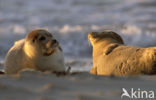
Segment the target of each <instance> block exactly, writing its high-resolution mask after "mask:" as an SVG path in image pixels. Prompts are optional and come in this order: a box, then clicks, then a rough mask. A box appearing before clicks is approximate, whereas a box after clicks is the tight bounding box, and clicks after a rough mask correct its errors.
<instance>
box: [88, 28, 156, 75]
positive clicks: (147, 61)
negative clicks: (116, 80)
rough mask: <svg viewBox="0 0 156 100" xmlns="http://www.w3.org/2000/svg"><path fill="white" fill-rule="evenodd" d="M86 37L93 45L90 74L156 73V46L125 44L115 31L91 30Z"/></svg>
mask: <svg viewBox="0 0 156 100" xmlns="http://www.w3.org/2000/svg"><path fill="white" fill-rule="evenodd" d="M88 38H89V40H90V41H91V44H92V46H93V67H92V69H91V70H90V73H91V74H97V75H106V76H110V75H114V76H136V75H139V74H150V75H151V74H156V47H151V48H140V47H134V46H126V45H124V42H123V40H122V38H121V37H120V36H119V35H118V34H117V33H115V32H113V31H109V30H106V31H104V32H91V33H89V34H88Z"/></svg>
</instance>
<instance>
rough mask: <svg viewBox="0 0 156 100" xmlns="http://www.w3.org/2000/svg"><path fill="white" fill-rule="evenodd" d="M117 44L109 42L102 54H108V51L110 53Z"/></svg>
mask: <svg viewBox="0 0 156 100" xmlns="http://www.w3.org/2000/svg"><path fill="white" fill-rule="evenodd" d="M118 46H119V44H116V43H115V44H111V45H109V46H108V47H107V48H106V49H105V50H104V52H103V54H104V55H108V54H109V53H111V52H112V51H113V50H114V49H115V48H116V47H118Z"/></svg>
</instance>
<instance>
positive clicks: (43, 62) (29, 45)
mask: <svg viewBox="0 0 156 100" xmlns="http://www.w3.org/2000/svg"><path fill="white" fill-rule="evenodd" d="M4 68H5V73H7V74H16V73H18V72H20V71H21V70H23V69H35V70H39V71H51V72H53V71H65V64H64V56H63V52H62V49H61V47H60V45H59V42H58V41H57V40H56V39H55V38H54V37H53V36H52V34H50V33H49V32H48V31H46V30H43V29H37V30H33V31H31V32H30V33H29V34H28V35H27V36H26V38H25V39H22V40H19V41H17V42H15V44H14V46H13V47H12V48H11V49H10V50H9V51H8V53H7V56H6V58H5V64H4Z"/></svg>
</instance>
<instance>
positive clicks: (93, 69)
mask: <svg viewBox="0 0 156 100" xmlns="http://www.w3.org/2000/svg"><path fill="white" fill-rule="evenodd" d="M90 73H91V74H94V75H97V67H94V66H93V67H92V68H91V70H90Z"/></svg>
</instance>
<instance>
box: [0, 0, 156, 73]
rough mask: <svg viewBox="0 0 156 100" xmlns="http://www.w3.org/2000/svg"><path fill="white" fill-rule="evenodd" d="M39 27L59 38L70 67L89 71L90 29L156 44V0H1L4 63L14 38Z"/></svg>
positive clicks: (140, 43)
mask: <svg viewBox="0 0 156 100" xmlns="http://www.w3.org/2000/svg"><path fill="white" fill-rule="evenodd" d="M36 28H45V29H48V30H49V32H51V33H52V34H53V35H54V36H55V37H56V38H57V39H58V40H59V42H60V44H61V46H62V48H63V51H64V55H65V59H66V64H67V66H72V67H73V66H74V67H73V70H86V71H88V70H89V69H90V68H91V66H92V58H91V55H92V47H91V46H89V43H88V39H87V34H88V32H91V31H102V30H105V29H110V30H113V31H115V32H117V33H119V34H120V35H121V36H122V37H123V40H124V41H125V43H126V44H128V45H135V46H142V47H147V46H156V0H0V61H1V63H2V62H3V61H4V57H5V55H6V53H7V51H8V50H9V48H10V47H11V46H12V45H13V44H14V41H16V40H19V39H21V38H23V37H25V35H26V34H27V33H28V32H30V31H31V30H33V29H36Z"/></svg>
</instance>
